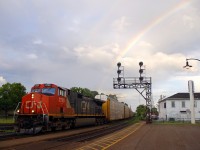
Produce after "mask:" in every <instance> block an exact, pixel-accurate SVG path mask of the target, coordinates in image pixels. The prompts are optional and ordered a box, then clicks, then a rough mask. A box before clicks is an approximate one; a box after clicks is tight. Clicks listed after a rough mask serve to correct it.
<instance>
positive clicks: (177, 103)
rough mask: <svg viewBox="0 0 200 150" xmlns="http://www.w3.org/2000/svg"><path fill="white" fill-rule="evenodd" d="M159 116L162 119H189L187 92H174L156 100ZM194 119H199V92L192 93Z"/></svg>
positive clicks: (188, 96) (188, 97)
mask: <svg viewBox="0 0 200 150" xmlns="http://www.w3.org/2000/svg"><path fill="white" fill-rule="evenodd" d="M158 111H159V118H160V119H163V120H168V121H170V120H172V121H173V120H175V121H178V120H180V121H189V120H191V111H190V95H189V93H176V94H174V95H172V96H170V97H167V98H163V99H162V98H161V99H160V100H159V101H158ZM194 112H195V120H200V93H194Z"/></svg>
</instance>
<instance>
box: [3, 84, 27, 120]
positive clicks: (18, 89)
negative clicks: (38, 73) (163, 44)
mask: <svg viewBox="0 0 200 150" xmlns="http://www.w3.org/2000/svg"><path fill="white" fill-rule="evenodd" d="M25 94H26V88H25V87H24V86H23V85H22V84H21V83H12V84H11V83H6V84H4V85H2V87H0V109H1V110H3V111H4V112H5V115H6V116H7V115H8V111H9V110H14V109H15V108H16V106H17V104H18V102H20V101H21V99H22V97H23V96H24V95H25Z"/></svg>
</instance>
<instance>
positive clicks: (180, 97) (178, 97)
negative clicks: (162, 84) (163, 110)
mask: <svg viewBox="0 0 200 150" xmlns="http://www.w3.org/2000/svg"><path fill="white" fill-rule="evenodd" d="M189 98H190V94H189V93H176V94H174V95H172V96H169V97H167V98H165V99H163V100H161V101H159V102H163V101H166V100H171V99H176V100H183V99H189ZM194 99H200V93H194Z"/></svg>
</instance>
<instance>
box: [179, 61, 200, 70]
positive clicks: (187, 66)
mask: <svg viewBox="0 0 200 150" xmlns="http://www.w3.org/2000/svg"><path fill="white" fill-rule="evenodd" d="M188 60H197V61H200V60H199V59H196V58H186V65H185V66H183V68H186V69H189V68H191V67H192V66H191V65H189V62H188Z"/></svg>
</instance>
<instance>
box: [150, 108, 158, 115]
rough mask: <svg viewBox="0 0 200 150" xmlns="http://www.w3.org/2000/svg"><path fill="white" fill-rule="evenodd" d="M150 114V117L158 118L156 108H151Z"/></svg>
mask: <svg viewBox="0 0 200 150" xmlns="http://www.w3.org/2000/svg"><path fill="white" fill-rule="evenodd" d="M151 114H152V115H157V116H158V110H157V108H155V107H153V108H152V109H151Z"/></svg>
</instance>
